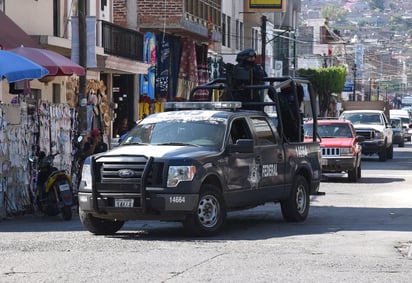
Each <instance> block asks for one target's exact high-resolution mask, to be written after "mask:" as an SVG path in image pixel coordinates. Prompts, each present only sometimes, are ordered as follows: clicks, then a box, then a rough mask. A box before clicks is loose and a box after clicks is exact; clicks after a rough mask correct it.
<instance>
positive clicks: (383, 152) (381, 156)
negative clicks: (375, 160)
mask: <svg viewBox="0 0 412 283" xmlns="http://www.w3.org/2000/svg"><path fill="white" fill-rule="evenodd" d="M378 155H379V161H386V159H388V158H387V152H386V148H384V149H383V150H381V151H380V152H379V153H378Z"/></svg>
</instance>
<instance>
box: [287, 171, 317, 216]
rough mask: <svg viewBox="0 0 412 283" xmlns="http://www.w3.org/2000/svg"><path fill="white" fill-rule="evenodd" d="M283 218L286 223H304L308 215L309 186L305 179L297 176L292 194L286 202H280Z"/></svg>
mask: <svg viewBox="0 0 412 283" xmlns="http://www.w3.org/2000/svg"><path fill="white" fill-rule="evenodd" d="M280 206H281V209H282V215H283V218H284V219H285V220H286V221H288V222H301V221H304V220H305V219H306V218H307V216H308V213H309V206H310V203H309V185H308V182H307V181H306V179H305V178H304V177H303V176H301V175H297V176H296V177H295V181H294V183H293V187H292V192H291V195H290V197H289V198H288V199H287V200H284V201H281V203H280Z"/></svg>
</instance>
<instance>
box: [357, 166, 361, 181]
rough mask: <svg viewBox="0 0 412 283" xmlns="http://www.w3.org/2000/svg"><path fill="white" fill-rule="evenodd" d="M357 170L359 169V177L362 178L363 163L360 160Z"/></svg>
mask: <svg viewBox="0 0 412 283" xmlns="http://www.w3.org/2000/svg"><path fill="white" fill-rule="evenodd" d="M357 171H358V179H360V178H362V165H361V163H360V162H359V166H358V169H357Z"/></svg>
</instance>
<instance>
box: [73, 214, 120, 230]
mask: <svg viewBox="0 0 412 283" xmlns="http://www.w3.org/2000/svg"><path fill="white" fill-rule="evenodd" d="M79 216H80V221H81V222H82V224H83V226H84V227H86V229H87V230H88V231H89V232H91V233H93V234H95V235H113V234H115V233H116V232H117V231H119V230H120V229H121V228H122V227H123V224H124V221H110V220H106V219H100V218H97V217H94V216H92V215H91V214H90V213H87V212H84V211H83V210H82V209H81V208H80V209H79Z"/></svg>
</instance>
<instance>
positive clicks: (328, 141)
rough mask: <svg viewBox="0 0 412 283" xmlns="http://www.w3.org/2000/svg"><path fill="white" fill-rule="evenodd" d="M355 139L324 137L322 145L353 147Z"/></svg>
mask: <svg viewBox="0 0 412 283" xmlns="http://www.w3.org/2000/svg"><path fill="white" fill-rule="evenodd" d="M352 144H353V139H348V138H346V139H339V138H322V142H321V143H320V147H351V146H352Z"/></svg>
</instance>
